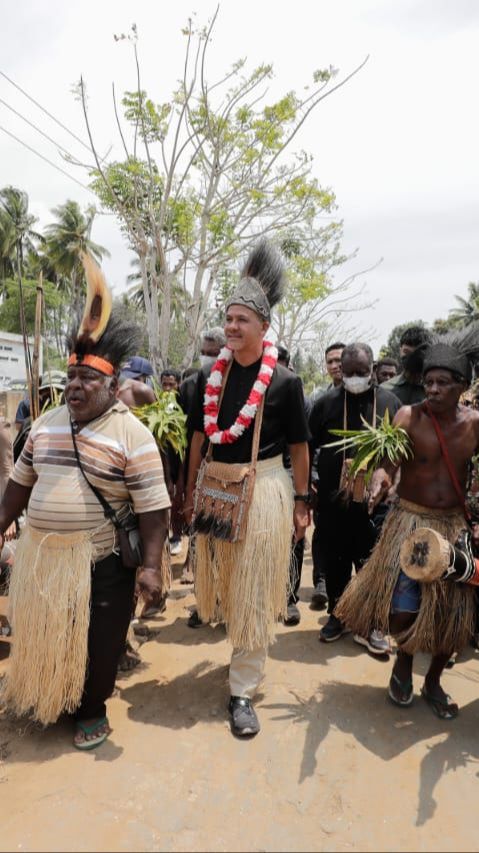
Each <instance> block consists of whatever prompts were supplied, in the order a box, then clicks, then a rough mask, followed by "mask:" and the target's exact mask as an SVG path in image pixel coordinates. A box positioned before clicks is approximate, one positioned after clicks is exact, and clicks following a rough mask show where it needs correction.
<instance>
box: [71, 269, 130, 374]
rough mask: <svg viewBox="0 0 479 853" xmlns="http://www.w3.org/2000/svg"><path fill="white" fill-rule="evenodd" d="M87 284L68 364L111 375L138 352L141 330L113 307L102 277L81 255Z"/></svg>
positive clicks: (99, 271)
mask: <svg viewBox="0 0 479 853" xmlns="http://www.w3.org/2000/svg"><path fill="white" fill-rule="evenodd" d="M82 263H83V268H84V270H85V276H86V281H87V298H86V304H85V308H84V310H83V316H82V319H81V322H80V323H79V326H78V328H77V329H75V330H74V331H73V332H72V333H71V335H70V337H69V339H68V341H67V344H68V348H69V352H70V358H69V360H68V364H73V365H75V364H83V365H85V366H86V367H92V368H94V370H98V371H99V372H100V373H105V374H107V375H113V373H115V371H116V370H118V368H119V366H120V364H121V363H122V362H123V361H125V359H127V358H129V357H130V356H132V355H134V354H135V353H137V352H138V350H139V348H140V345H141V337H142V336H141V329H140V328H139V326H137V325H136V324H135V323H132V322H131V320H129V319H128V317H126V316H125V314H124V311H123V310H122V309H118V308H112V297H111V292H110V289H109V287H108V285H107V283H106V281H105V277H104V275H103V273H102V271H101V269H100V267H99V266H98V264H97V263H96V262H95V261H94V260H93V258H92V257H91V255H87V254H85V253H83V254H82Z"/></svg>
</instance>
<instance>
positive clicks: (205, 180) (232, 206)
mask: <svg viewBox="0 0 479 853" xmlns="http://www.w3.org/2000/svg"><path fill="white" fill-rule="evenodd" d="M217 14H218V10H217V11H216V13H215V14H214V16H213V18H212V20H211V22H210V24H209V26H208V27H206V28H196V27H195V26H194V25H193V22H192V20H189V21H188V25H187V26H186V27H185V29H184V30H183V33H184V36H185V39H186V49H185V56H184V62H183V74H182V78H181V80H180V81H179V83H178V87H177V89H176V91H175V92H174V93H173V97H172V99H171V100H169V101H167V102H165V103H162V104H157V103H155V102H154V101H153V100H151V99H150V98H149V97H148V96H147V94H146V92H145V91H144V90H143V89H142V86H141V73H140V63H139V56H138V44H137V31H136V27H135V26H133V28H132V31H131V33H130V34H128V35H126V36H125V35H124V34H122V35H120V36H115V38H116V39H117V40H118V41H121V40H124V39H127V40H129V41H130V43H131V45H132V48H133V52H134V59H135V66H136V87H135V89H134V91H131V92H127V93H125V95H124V97H123V99H122V107H123V113H124V119H122V118H121V117H120V113H119V109H118V104H117V99H116V96H115V91H114V89H113V100H114V106H115V115H116V120H117V127H118V132H119V134H120V138H121V142H122V146H123V150H124V155H125V157H124V159H123V160H122V161H110V162H106V161H102V159H101V158H100V156H99V154H98V149H97V146H96V144H95V142H94V138H93V130H92V128H91V126H90V121H89V117H88V109H87V99H86V92H85V86H84V83H83V80H81V81H80V84H79V93H80V97H81V101H82V105H83V111H84V116H85V121H86V124H87V130H88V134H89V139H90V144H91V149H92V152H93V156H94V161H95V162H94V164H93V168H90V172H91V174H92V177H93V187H94V188H95V190H96V192H97V193H98V195H99V197H100V199H101V201H102V203H103V204H104V205H105V206H106V207H107V208H109V209H110V210H113V211H114V212H115V214H116V215H117V216H118V217H119V219H120V222H121V226H122V229H123V231H124V233H125V234H126V235H127V238H128V240H129V243H130V245H131V247H132V249H133V250H134V251H135V253H136V254H137V256H138V259H139V265H140V270H141V276H142V284H143V295H144V303H145V311H146V317H147V325H148V334H149V339H150V352H151V357H152V359H153V361H154V362H155V363H156V365H157V366H162V365H164V364H165V363H166V362H167V359H168V351H169V337H170V320H171V301H172V296H171V295H172V287H174V286H176V285H177V283H178V282H179V283H180V285H181V287H182V290H183V313H184V322H185V325H186V330H187V336H188V343H187V348H186V354H185V361H189V360H191V358H192V355H193V352H194V348H195V342H196V340H197V337H198V335H199V333H200V331H201V329H202V327H203V324H204V322H205V316H206V312H207V310H208V305H209V303H210V299H211V295H212V293H213V291H214V288H215V286H216V285H217V281H218V274H219V271H220V270H221V268H222V265H223V264H226V263H231V261H232V260H234V259H235V258H237V257H238V255H239V254H240V253H243V252H246V251H247V250H248V248H249V247H250V245H251V243H252V242H253V241H254V240H255V239H257V238H258V237H260V236H263V235H274V234H276V233H277V232H278V230H284V229H287V228H289V227H291V226H293V225H294V224H295V223H297V222H299V221H302V220H303V219H304V220H309V221H313V220H314V218H315V217H316V216H318V214H319V213H321V214H323V215H324V214H325V213H326V214H328V213H330V212H331V210H332V208H333V206H334V195H333V194H332V192H330V191H328V190H324V189H322V188H321V187H320V186H319V183H318V181H317V179H316V178H314V177H313V175H312V157H311V156H310V155H308V154H306V153H305V152H296V153H294V154H292V155H291V157H290V159H289V160H288V161H286V159H285V152H286V150H287V149H289V148H290V147H291V145H292V143H293V140H294V139H295V138H296V136H297V134H298V132H299V131H300V129H301V127H302V126H303V125H304V123H305V122H306V120H307V119H308V117H309V116H310V115H311V113H312V111H313V110H314V109H316V107H317V106H318V105H319V104H320V103H321V102H322V101H323V100H324V99H325V98H326V97H328V96H329V95H331V94H333V92H335V91H337V90H338V89H339V88H340V87H341V86H343V85H345V83H346V82H347V81H348V80H350V79H351V78H352V77H353V76H354V75H355V74H357V73H358V71H359V70H360V69H361V68H362V67H363V65H364V63H365V62H366V61H367V59H365V60H364V62H363V63H361V65H359V66H358V67H357V68H355V69H354V70H353V71H352V72H351V73H350V74H348V75H347V76H345V77H344V78H343V79H342V80H339V81H336V77H337V72H336V71H335V69H333V68H331V67H330V68H329V69H323V70H318V71H316V72H315V73H314V75H313V84H312V86H311V88H310V89H309V90H308V91H307V93H306V94H305V95H304V96H302V97H300V96H298V95H297V94H296V93H295V92H289V93H287V94H286V95H285V96H284V97H283V98H281V99H280V100H278V101H275V102H273V103H269V104H267V103H265V98H266V94H267V87H268V82H269V80H270V79H271V77H272V67H271V66H270V65H262V66H260V67H258V68H256V69H254V70H253V71H252V72H247V71H246V61H245V60H244V59H240V60H238V61H237V62H236V63H234V64H233V66H232V67H231V69H229V71H227V72H226V73H225V74H224V76H223V77H222V78H220V79H218V80H215V81H214V82H212V83H210V82H209V80H208V74H207V59H208V52H209V49H210V45H211V37H212V32H213V28H214V24H215V21H216V18H217ZM125 120H126V126H124V121H125ZM83 165H85V164H83ZM158 305H159V306H160V308H159V315H158Z"/></svg>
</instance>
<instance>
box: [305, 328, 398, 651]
mask: <svg viewBox="0 0 479 853" xmlns="http://www.w3.org/2000/svg"><path fill="white" fill-rule="evenodd" d="M341 365H342V374H343V379H342V383H341V385H339V386H337V387H334V388H331V389H330V390H328V391H327V392H326V393H325V394H323V395H322V396H321V397H319V399H318V400H316V402H315V403H314V405H313V409H312V411H311V414H310V419H309V428H310V432H311V435H312V441H311V446H310V451H311V453H310V455H311V458H312V457H313V454H314V451H315V450H316V449H317V448H321V452H320V453H319V454H317V462H316V466H317V475H318V481H319V489H318V497H317V517H318V534H317V535H318V548H319V550H320V552H321V557H322V565H323V566H324V572H325V575H326V590H327V593H328V613H329V619H328V622H327V623H326V625H325V626H324V627H323V628H322V630H321V633H320V640H321V641H322V642H327V643H329V642H333V641H334V640H338V639H339V638H340V637H341V636H342V635H343V634H344V633H346V631H347V628H346V626H345V625H344V624H343V623H342V622H340V621H339V619H337V618H336V617H335V616H334V615H333V614H334V608H335V606H336V603H337V601H338V599H339V598H340V596H341V594H342V593H343V591H344V589H345V587H346V585H347V583H348V582H349V580H350V578H351V574H352V567H353V563H354V566H355V568H356V571H358V570H359V569H360V567H361V566H362V564H363V562H364V561H365V560H366V559H367V557H368V556H369V553H370V551H371V549H372V547H373V545H374V543H375V539H376V528H375V526H374V524H373V522H372V520H371V518H370V516H369V515H368V510H367V504H366V502H365V501H355V500H350V501H348V502H345V500H344V496H343V495H341V494H340V481H341V471H342V468H343V460H344V454H343V453H342V452H341V451H340V452H338V449H337V448H336V447H334V448H331V447H325V446H324V445H327V444H329V443H330V442H332V441H334V440H335V439H334V436H333V435H331V432H330V430H333V429H343V428H345V427H346V428H347V429H365V426H364V423H363V421H362V420H361V418H364V420H365V421H367V423H369V424H371V423H372V422H373V420H374V419H375V420H376V422H379V419H380V418H382V417H384V414H385V412H386V410H388V411H389V415H390V417H391V419H392V418H393V416H394V415H395V413H396V412H397V411H398V409H399V408H400V405H401V404H400V402H399V400H398V399H397V397H395V396H394V394H392V393H391V392H390V391H386V390H384V387H383V386H379V387H376V386H374V384H373V352H372V350H371V347H370V346H368V344H363V343H355V344H350V345H349V346H346V347H345V348H344V349H343V352H342V356H341ZM347 455H348V454H346V456H347ZM355 639H356V640H357V641H358V642H361V643H362V644H363V645H365V646H367V648H368V649H369V651H370V652H372V653H373V654H384V653H386V652H387V651H388V649H389V644H388V643H387V641H386V640H385V639H384V637H383V636H382V635H380V634H378V632H375V631H372V632H371V634H370V636H369V637H365V638H362V637H355Z"/></svg>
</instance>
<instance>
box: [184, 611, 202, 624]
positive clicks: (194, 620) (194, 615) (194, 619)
mask: <svg viewBox="0 0 479 853" xmlns="http://www.w3.org/2000/svg"><path fill="white" fill-rule="evenodd" d="M186 624H187V625H188V628H201V626H202V624H203V622H202V621H201V619H200V617H199V615H198V611H197V610H193V612H192V614H191V616H190V617H189V619H188V622H187V623H186Z"/></svg>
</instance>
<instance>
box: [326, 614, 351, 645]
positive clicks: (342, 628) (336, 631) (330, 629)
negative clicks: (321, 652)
mask: <svg viewBox="0 0 479 853" xmlns="http://www.w3.org/2000/svg"><path fill="white" fill-rule="evenodd" d="M348 632H349V629H348V628H346V625H345V624H344V622H340V620H339V619H337V618H336V616H330V617H329V619H328V621H327V622H326V625H325V626H324V627H323V628H321V631H320V632H319V639H320V640H321V642H322V643H333V642H334V640H339V638H340V637H342V636H343V634H347V633H348Z"/></svg>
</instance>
